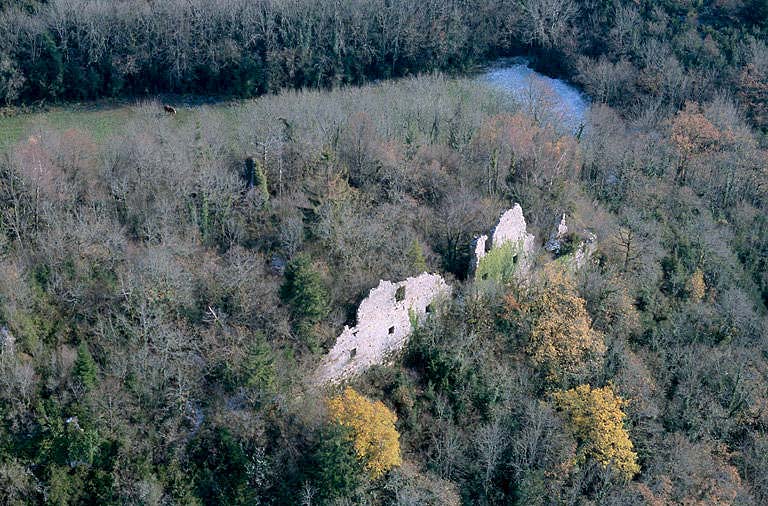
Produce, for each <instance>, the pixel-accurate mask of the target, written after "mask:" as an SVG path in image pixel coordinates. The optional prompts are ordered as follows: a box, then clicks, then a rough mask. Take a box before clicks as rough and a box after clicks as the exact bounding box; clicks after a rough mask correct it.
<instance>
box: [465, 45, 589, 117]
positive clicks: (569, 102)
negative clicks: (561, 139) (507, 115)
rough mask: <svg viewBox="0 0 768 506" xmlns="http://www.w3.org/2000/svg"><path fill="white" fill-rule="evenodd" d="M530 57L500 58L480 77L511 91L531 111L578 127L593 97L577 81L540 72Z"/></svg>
mask: <svg viewBox="0 0 768 506" xmlns="http://www.w3.org/2000/svg"><path fill="white" fill-rule="evenodd" d="M529 64H530V62H529V60H528V59H526V58H522V57H517V58H508V59H504V60H499V61H497V62H496V63H494V64H493V65H491V66H490V67H488V68H487V69H486V70H485V71H484V72H483V73H482V74H481V75H480V77H479V79H480V80H481V81H482V82H485V83H487V84H490V85H491V86H493V87H494V88H498V89H502V90H504V91H505V92H509V93H510V95H511V96H512V97H513V98H514V99H515V100H516V101H517V102H519V103H520V104H521V105H522V107H523V109H525V110H527V112H529V113H531V114H533V115H535V116H538V117H540V119H542V120H544V121H549V122H552V123H556V124H563V126H565V127H566V128H567V129H568V130H571V131H573V132H576V131H578V130H579V129H580V128H581V127H582V126H583V125H584V122H585V121H586V115H587V110H588V109H589V99H588V98H587V96H586V95H584V94H583V93H582V92H581V91H579V90H578V89H577V88H576V87H574V86H573V85H571V84H569V83H567V82H565V81H563V80H561V79H555V78H552V77H549V76H545V75H543V74H540V73H539V72H536V71H535V70H533V69H532V68H531V67H530V66H529Z"/></svg>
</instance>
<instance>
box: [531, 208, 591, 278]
mask: <svg viewBox="0 0 768 506" xmlns="http://www.w3.org/2000/svg"><path fill="white" fill-rule="evenodd" d="M585 234H586V236H587V237H586V239H583V240H581V242H579V245H578V246H577V247H576V249H575V250H574V251H573V253H572V254H570V255H569V258H568V263H569V265H570V266H571V267H574V268H576V269H581V268H582V267H584V265H585V264H586V263H587V261H588V260H589V259H590V257H591V256H592V255H593V254H594V253H595V251H596V250H597V236H596V235H595V234H593V233H592V232H589V231H585ZM567 235H568V225H567V224H566V223H565V214H563V216H562V218H560V223H559V224H558V225H557V227H556V228H555V230H553V231H552V234H550V236H549V240H548V241H547V243H546V244H545V245H544V249H546V250H547V251H549V252H550V253H554V254H555V255H557V254H559V253H560V250H561V249H562V247H563V243H564V241H565V239H566V236H567Z"/></svg>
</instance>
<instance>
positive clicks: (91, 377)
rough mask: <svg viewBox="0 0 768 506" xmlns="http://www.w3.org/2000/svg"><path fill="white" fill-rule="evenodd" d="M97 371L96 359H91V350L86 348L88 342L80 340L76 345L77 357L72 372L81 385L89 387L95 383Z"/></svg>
mask: <svg viewBox="0 0 768 506" xmlns="http://www.w3.org/2000/svg"><path fill="white" fill-rule="evenodd" d="M98 372H99V368H98V366H97V365H96V361H95V360H93V356H92V355H91V352H90V351H89V350H88V344H87V343H86V342H85V341H81V342H80V345H79V346H78V347H77V358H76V359H75V368H74V374H75V378H77V379H78V380H79V381H80V383H82V385H83V386H84V387H85V388H87V389H89V390H90V389H91V388H93V386H94V385H95V384H96V375H97V374H98Z"/></svg>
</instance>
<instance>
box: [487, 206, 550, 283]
mask: <svg viewBox="0 0 768 506" xmlns="http://www.w3.org/2000/svg"><path fill="white" fill-rule="evenodd" d="M487 240H488V236H485V235H482V236H480V237H479V238H478V239H477V241H476V243H475V268H477V266H478V265H479V264H480V260H482V258H483V257H484V256H485V255H486V241H487ZM535 242H536V238H535V237H534V236H533V235H532V234H529V233H528V232H527V226H526V224H525V216H523V208H522V207H520V204H515V205H514V207H512V209H509V210H508V211H506V212H505V213H504V214H503V215H502V216H501V219H500V220H499V224H498V225H496V228H494V229H493V238H492V239H491V248H490V249H493V248H498V247H499V246H502V245H504V244H507V243H513V244H517V245H518V247H519V248H520V253H519V254H518V256H517V262H518V267H517V273H519V274H520V275H525V274H527V272H528V270H529V269H530V267H531V262H532V260H533V253H534V249H535V247H536V245H535ZM490 249H489V251H490Z"/></svg>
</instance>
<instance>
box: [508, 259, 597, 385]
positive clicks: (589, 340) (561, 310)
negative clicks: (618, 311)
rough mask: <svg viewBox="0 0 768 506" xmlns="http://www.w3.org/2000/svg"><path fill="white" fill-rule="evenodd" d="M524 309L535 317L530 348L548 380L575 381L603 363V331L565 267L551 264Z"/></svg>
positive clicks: (530, 352)
mask: <svg viewBox="0 0 768 506" xmlns="http://www.w3.org/2000/svg"><path fill="white" fill-rule="evenodd" d="M523 310H524V311H525V312H527V313H528V314H529V315H530V316H531V317H532V319H533V322H532V326H531V331H530V338H529V341H528V344H527V346H526V352H527V353H528V356H529V357H530V359H531V361H532V362H533V365H534V366H535V367H536V368H538V369H539V370H541V371H542V372H543V373H544V377H545V378H546V380H547V381H548V382H550V383H552V384H556V385H560V386H565V385H567V384H568V383H570V384H573V382H571V381H572V380H576V382H578V381H579V380H582V381H583V379H584V378H586V377H588V376H589V375H590V374H591V373H592V372H594V371H596V370H597V369H598V368H599V367H600V364H601V363H602V358H603V354H604V353H605V342H604V340H603V335H602V334H601V333H600V332H598V331H597V330H595V329H593V328H592V321H591V319H590V317H589V314H588V313H587V308H586V302H585V301H584V299H582V298H581V297H579V296H578V294H577V292H576V288H575V286H574V283H573V280H572V278H571V277H570V275H569V274H568V273H567V272H566V271H565V270H564V269H561V268H558V267H557V266H555V265H551V266H548V267H547V268H546V269H545V270H544V272H543V273H542V276H541V279H540V280H539V282H538V284H537V286H536V287H535V289H534V291H533V297H532V298H531V300H530V302H528V303H526V304H524V307H523Z"/></svg>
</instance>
